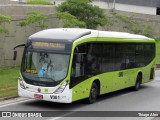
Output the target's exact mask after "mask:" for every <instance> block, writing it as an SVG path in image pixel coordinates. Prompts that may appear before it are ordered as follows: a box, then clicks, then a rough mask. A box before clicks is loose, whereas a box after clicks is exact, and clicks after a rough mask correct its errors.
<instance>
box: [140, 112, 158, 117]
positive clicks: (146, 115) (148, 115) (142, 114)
mask: <svg viewBox="0 0 160 120" xmlns="http://www.w3.org/2000/svg"><path fill="white" fill-rule="evenodd" d="M138 116H139V117H159V114H158V113H154V112H151V113H138Z"/></svg>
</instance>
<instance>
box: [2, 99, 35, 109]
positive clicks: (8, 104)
mask: <svg viewBox="0 0 160 120" xmlns="http://www.w3.org/2000/svg"><path fill="white" fill-rule="evenodd" d="M26 101H33V100H32V99H27V100H22V101H16V102H13V103H7V104H5V105H0V108H3V107H7V106H10V105H15V104H19V103H23V102H26Z"/></svg>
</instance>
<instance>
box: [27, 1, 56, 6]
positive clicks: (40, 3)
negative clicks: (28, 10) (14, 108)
mask: <svg viewBox="0 0 160 120" xmlns="http://www.w3.org/2000/svg"><path fill="white" fill-rule="evenodd" d="M27 4H36V5H53V4H52V3H51V2H49V1H47V0H27Z"/></svg>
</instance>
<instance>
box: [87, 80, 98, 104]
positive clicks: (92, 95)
mask: <svg viewBox="0 0 160 120" xmlns="http://www.w3.org/2000/svg"><path fill="white" fill-rule="evenodd" d="M97 96H98V86H97V84H96V83H95V82H93V83H92V87H91V90H90V95H89V98H88V102H89V103H90V104H92V103H94V102H96V100H97Z"/></svg>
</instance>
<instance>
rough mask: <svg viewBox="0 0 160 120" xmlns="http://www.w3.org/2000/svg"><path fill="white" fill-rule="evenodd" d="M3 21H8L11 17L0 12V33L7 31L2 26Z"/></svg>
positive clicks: (7, 31)
mask: <svg viewBox="0 0 160 120" xmlns="http://www.w3.org/2000/svg"><path fill="white" fill-rule="evenodd" d="M3 22H7V23H10V22H11V17H9V16H5V15H2V14H0V33H9V30H8V29H6V28H4V27H2V23H3Z"/></svg>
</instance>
